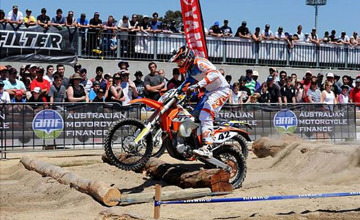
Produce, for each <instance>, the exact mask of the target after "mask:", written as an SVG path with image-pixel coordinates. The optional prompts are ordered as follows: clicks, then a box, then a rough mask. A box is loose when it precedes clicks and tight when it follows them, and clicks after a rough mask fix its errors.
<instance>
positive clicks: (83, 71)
mask: <svg viewBox="0 0 360 220" xmlns="http://www.w3.org/2000/svg"><path fill="white" fill-rule="evenodd" d="M79 72H80V73H87V69H85V68H80V70H79Z"/></svg>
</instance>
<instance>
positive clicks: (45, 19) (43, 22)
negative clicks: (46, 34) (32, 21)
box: [37, 8, 50, 29]
mask: <svg viewBox="0 0 360 220" xmlns="http://www.w3.org/2000/svg"><path fill="white" fill-rule="evenodd" d="M37 24H38V25H40V26H41V27H43V28H44V29H49V26H50V17H49V16H47V15H46V8H42V9H41V14H40V15H39V16H37Z"/></svg>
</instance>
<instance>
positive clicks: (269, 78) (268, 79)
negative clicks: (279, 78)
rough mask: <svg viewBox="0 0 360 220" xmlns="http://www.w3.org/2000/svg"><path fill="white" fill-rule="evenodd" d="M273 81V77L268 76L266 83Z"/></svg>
mask: <svg viewBox="0 0 360 220" xmlns="http://www.w3.org/2000/svg"><path fill="white" fill-rule="evenodd" d="M272 81H274V77H273V76H268V78H267V80H266V82H272Z"/></svg>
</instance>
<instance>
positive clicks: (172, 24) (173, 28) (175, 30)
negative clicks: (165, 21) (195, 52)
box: [169, 21, 180, 34]
mask: <svg viewBox="0 0 360 220" xmlns="http://www.w3.org/2000/svg"><path fill="white" fill-rule="evenodd" d="M169 31H170V33H174V34H178V33H180V31H179V29H178V28H177V27H176V21H171V22H170V26H169Z"/></svg>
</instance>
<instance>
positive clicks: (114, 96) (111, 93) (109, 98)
mask: <svg viewBox="0 0 360 220" xmlns="http://www.w3.org/2000/svg"><path fill="white" fill-rule="evenodd" d="M113 79H114V84H112V85H110V87H109V89H108V90H107V91H106V93H105V101H106V102H119V103H122V102H123V101H125V96H124V93H123V92H122V88H121V76H120V73H115V74H114V75H113Z"/></svg>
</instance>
